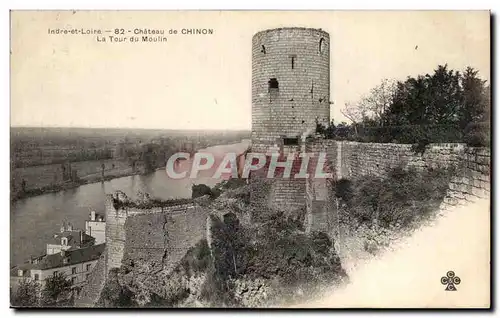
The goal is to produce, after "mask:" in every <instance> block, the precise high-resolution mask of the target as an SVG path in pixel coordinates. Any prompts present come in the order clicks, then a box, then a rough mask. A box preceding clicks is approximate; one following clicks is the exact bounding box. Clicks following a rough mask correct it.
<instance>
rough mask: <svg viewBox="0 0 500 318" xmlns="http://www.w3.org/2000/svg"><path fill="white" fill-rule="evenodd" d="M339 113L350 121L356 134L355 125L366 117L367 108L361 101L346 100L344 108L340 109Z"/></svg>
mask: <svg viewBox="0 0 500 318" xmlns="http://www.w3.org/2000/svg"><path fill="white" fill-rule="evenodd" d="M340 113H341V114H342V115H344V117H345V118H347V119H349V120H350V121H351V122H352V124H353V126H354V130H355V132H356V134H358V130H357V127H356V126H357V125H358V124H359V123H361V122H362V121H363V120H364V119H365V118H366V117H367V113H368V110H367V109H366V108H365V105H364V104H362V103H360V104H355V103H352V102H347V103H345V105H344V108H343V109H341V110H340Z"/></svg>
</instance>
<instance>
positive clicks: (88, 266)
mask: <svg viewBox="0 0 500 318" xmlns="http://www.w3.org/2000/svg"><path fill="white" fill-rule="evenodd" d="M91 266H92V264H87V272H88V271H90V267H91Z"/></svg>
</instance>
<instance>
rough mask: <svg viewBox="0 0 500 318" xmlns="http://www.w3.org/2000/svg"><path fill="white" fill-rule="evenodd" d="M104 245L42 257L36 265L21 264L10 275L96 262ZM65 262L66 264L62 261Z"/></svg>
mask: <svg viewBox="0 0 500 318" xmlns="http://www.w3.org/2000/svg"><path fill="white" fill-rule="evenodd" d="M105 247H106V244H105V243H103V244H99V245H92V246H90V247H86V248H80V249H71V250H68V251H65V252H64V256H62V255H61V253H57V254H51V255H45V256H44V257H42V258H41V259H40V260H39V262H38V263H37V264H22V265H19V266H16V267H14V268H12V269H11V275H14V276H17V271H18V270H19V269H22V270H23V271H24V270H31V269H39V270H46V269H50V268H58V267H66V266H71V265H75V264H80V263H85V262H89V261H92V260H96V259H98V258H99V256H100V255H101V254H102V252H103V251H104V248H105ZM64 260H66V262H65V261H64Z"/></svg>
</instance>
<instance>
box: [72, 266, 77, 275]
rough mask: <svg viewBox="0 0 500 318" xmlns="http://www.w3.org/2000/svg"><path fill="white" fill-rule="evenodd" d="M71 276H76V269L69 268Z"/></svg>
mask: <svg viewBox="0 0 500 318" xmlns="http://www.w3.org/2000/svg"><path fill="white" fill-rule="evenodd" d="M71 274H73V275H74V274H76V267H73V268H71Z"/></svg>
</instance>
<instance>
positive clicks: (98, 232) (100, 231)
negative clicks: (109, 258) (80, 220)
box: [85, 211, 106, 244]
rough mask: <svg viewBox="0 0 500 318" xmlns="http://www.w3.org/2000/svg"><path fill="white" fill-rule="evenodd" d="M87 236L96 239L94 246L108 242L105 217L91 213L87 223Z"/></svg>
mask: <svg viewBox="0 0 500 318" xmlns="http://www.w3.org/2000/svg"><path fill="white" fill-rule="evenodd" d="M85 234H87V235H89V236H91V237H93V238H94V239H95V242H94V244H102V243H105V242H106V220H105V219H104V216H102V215H100V214H98V213H96V212H95V211H91V212H90V218H89V220H86V221H85Z"/></svg>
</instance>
